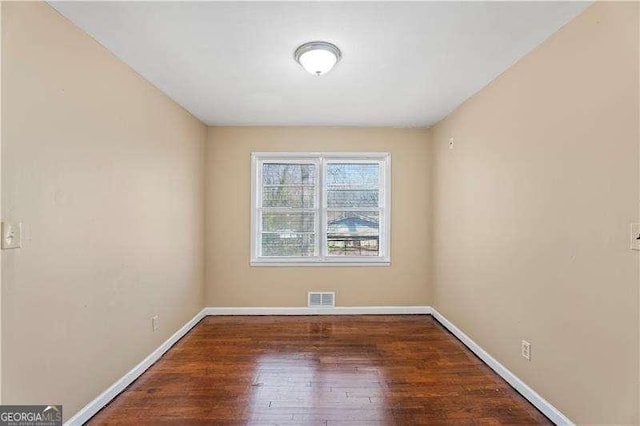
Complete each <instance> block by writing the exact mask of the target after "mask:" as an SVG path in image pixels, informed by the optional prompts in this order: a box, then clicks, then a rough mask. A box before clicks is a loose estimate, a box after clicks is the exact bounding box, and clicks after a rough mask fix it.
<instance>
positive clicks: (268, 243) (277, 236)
mask: <svg viewBox="0 0 640 426" xmlns="http://www.w3.org/2000/svg"><path fill="white" fill-rule="evenodd" d="M314 255H315V236H314V235H313V234H296V233H295V232H281V233H263V234H262V256H314Z"/></svg>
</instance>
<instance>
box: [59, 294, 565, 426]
mask: <svg viewBox="0 0 640 426" xmlns="http://www.w3.org/2000/svg"><path fill="white" fill-rule="evenodd" d="M411 314H418V315H432V316H433V317H434V318H435V319H436V320H437V321H438V322H439V323H440V324H442V326H443V327H445V328H446V329H447V330H449V331H450V332H451V333H452V334H453V335H454V336H456V337H457V338H458V339H459V340H460V341H461V342H462V343H464V345H465V346H467V347H468V348H469V349H470V350H471V351H472V352H473V353H475V354H476V355H477V356H478V357H479V358H480V359H481V360H482V361H484V363H485V364H487V365H488V366H489V367H491V369H493V370H494V371H495V372H496V373H498V375H500V376H501V377H502V378H503V379H505V380H506V381H507V383H509V384H510V385H511V386H513V387H514V388H515V389H516V390H517V391H518V392H520V394H522V396H524V397H525V398H526V399H527V400H529V402H531V403H532V404H533V405H534V406H535V407H536V408H538V410H540V411H542V412H543V413H544V414H545V415H546V416H547V417H548V418H549V419H551V421H553V422H554V423H555V424H557V425H573V424H574V423H573V422H572V421H571V420H569V418H568V417H566V416H565V415H564V414H562V413H561V412H560V411H559V410H558V409H557V408H555V407H554V406H553V405H551V403H549V402H548V401H547V400H546V399H544V398H543V397H541V396H540V395H539V394H538V393H537V392H536V391H534V390H533V389H531V388H530V387H529V386H527V385H526V384H525V383H524V382H523V381H522V380H520V379H519V378H518V377H517V376H516V375H515V374H513V373H512V372H511V371H509V369H507V368H506V367H505V366H504V365H502V364H500V363H499V362H498V361H497V360H496V359H495V358H493V357H492V356H491V355H489V354H488V353H487V352H486V351H485V350H484V349H482V348H481V347H480V345H478V344H477V343H476V342H474V341H473V340H472V339H471V338H470V337H469V336H467V335H466V334H465V333H463V332H462V331H461V330H460V329H459V328H458V327H456V326H455V325H453V324H452V323H451V322H450V321H449V320H447V319H446V318H445V317H444V316H442V314H440V312H438V311H437V310H436V309H435V308H432V307H431V306H352V307H342V306H340V307H334V308H307V307H300V308H263V307H260V308H222V307H220V308H216V307H209V308H204V309H203V310H202V311H200V312H199V313H198V314H197V315H196V316H195V317H193V318H192V319H191V320H190V321H189V322H188V323H186V324H185V325H184V326H183V327H182V328H180V329H179V330H178V331H176V332H175V333H174V334H173V335H172V336H171V337H169V338H168V339H167V340H166V341H165V342H164V343H162V344H161V345H160V346H159V347H158V348H157V349H156V350H154V351H153V352H152V353H151V354H149V356H147V357H146V358H145V359H143V360H142V361H141V362H140V363H139V364H138V365H136V366H135V367H134V368H133V369H131V371H129V372H128V373H127V374H125V375H124V376H122V378H120V379H119V380H118V381H117V382H115V383H114V384H113V385H111V386H110V387H109V388H108V389H107V390H105V391H104V392H102V393H101V394H100V395H99V396H98V397H97V398H96V399H94V400H93V401H91V402H90V403H88V404H87V405H86V406H84V408H82V409H81V410H80V411H78V412H77V413H76V414H75V415H74V416H73V417H71V418H70V419H69V420H67V422H66V423H65V426H76V425H82V424H83V423H85V422H86V421H88V420H89V419H90V418H91V417H92V416H94V415H95V414H96V413H97V412H98V411H100V410H101V409H102V408H103V407H104V406H105V405H107V404H108V403H109V402H110V401H111V400H112V399H113V398H115V397H116V396H118V394H119V393H120V392H122V391H123V390H124V389H125V388H126V387H127V386H129V385H130V384H131V383H133V381H134V380H136V379H137V378H138V377H140V375H141V374H142V373H144V372H145V371H146V370H147V369H148V368H149V367H151V366H152V365H153V363H154V362H156V361H157V360H158V359H159V358H160V357H161V356H162V355H164V353H165V352H167V351H168V350H169V349H170V348H171V346H173V345H174V344H175V343H176V342H177V341H178V340H180V338H182V336H184V335H185V334H187V333H188V332H189V330H191V329H192V328H193V327H194V326H195V325H196V324H197V323H198V322H199V321H200V320H201V319H202V318H204V317H205V316H207V315H411Z"/></svg>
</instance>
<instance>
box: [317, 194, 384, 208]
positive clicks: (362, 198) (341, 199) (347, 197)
mask: <svg viewBox="0 0 640 426" xmlns="http://www.w3.org/2000/svg"><path fill="white" fill-rule="evenodd" d="M378 203H379V191H378V190H377V189H361V190H357V189H355V190H354V189H330V190H328V191H327V206H328V207H329V208H340V207H378Z"/></svg>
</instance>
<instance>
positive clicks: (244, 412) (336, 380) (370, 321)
mask: <svg viewBox="0 0 640 426" xmlns="http://www.w3.org/2000/svg"><path fill="white" fill-rule="evenodd" d="M89 424H91V425H99V424H136V425H140V424H180V425H187V424H210V425H244V424H250V425H325V426H330V425H367V426H370V425H419V424H422V425H425V424H429V425H435V424H489V425H493V424H510V425H511V424H552V423H551V422H550V421H549V420H548V419H547V418H546V417H544V416H543V415H542V414H541V413H540V412H539V411H537V410H536V408H535V407H533V406H532V405H531V404H530V403H529V402H528V401H526V400H525V399H524V398H523V397H522V396H521V395H520V394H518V393H517V392H516V391H515V390H514V389H512V388H511V387H510V386H509V385H508V384H507V383H506V382H505V381H504V380H502V379H501V378H500V377H499V376H498V375H496V374H495V373H494V372H493V371H492V370H491V369H489V367H487V366H486V365H485V364H483V363H482V361H480V360H479V359H478V358H476V357H475V355H473V353H471V352H470V351H469V350H468V349H467V348H466V347H465V346H464V345H463V344H462V343H460V342H459V341H458V340H457V339H456V338H455V337H453V336H452V335H451V334H450V333H449V332H448V331H446V330H445V329H444V328H443V327H442V326H440V324H438V322H437V321H435V320H434V319H433V318H432V317H431V316H427V315H402V316H374V315H372V316H323V317H310V316H306V317H305V316H298V317H237V316H236V317H222V316H221V317H206V318H205V319H203V320H202V321H201V322H200V323H199V324H198V325H197V326H196V327H194V328H193V330H191V332H189V333H188V334H187V335H186V336H185V337H184V338H182V339H181V340H180V341H179V342H178V343H177V344H176V345H175V346H174V347H173V348H172V349H171V350H169V352H167V353H166V354H165V355H164V357H162V359H160V360H159V361H158V362H157V363H156V364H155V365H153V366H152V367H151V368H150V369H149V370H148V371H147V372H145V373H144V374H143V375H142V376H141V377H140V378H138V380H136V381H135V382H134V383H132V384H131V386H129V387H128V388H127V389H126V390H125V391H124V392H123V393H122V394H120V395H119V396H118V397H117V398H116V399H114V400H113V401H112V402H111V403H110V404H109V405H108V406H107V407H105V408H104V409H103V410H102V411H100V412H99V413H98V414H97V415H96V416H94V417H93V418H92V419H91V420H90V422H89Z"/></svg>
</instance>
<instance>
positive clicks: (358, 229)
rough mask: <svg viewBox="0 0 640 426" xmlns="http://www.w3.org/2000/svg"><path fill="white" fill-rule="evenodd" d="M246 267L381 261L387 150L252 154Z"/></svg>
mask: <svg viewBox="0 0 640 426" xmlns="http://www.w3.org/2000/svg"><path fill="white" fill-rule="evenodd" d="M251 167H252V168H251V170H252V190H251V193H252V194H251V197H252V220H251V222H252V232H251V264H252V265H323V264H334V265H335V264H340V265H362V264H378V265H388V264H389V241H390V240H389V231H390V230H389V225H390V223H391V221H390V211H389V207H390V199H391V198H390V193H389V192H390V191H389V189H390V170H391V156H390V154H389V153H379V152H374V153H276V152H273V153H253V154H252V155H251Z"/></svg>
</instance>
